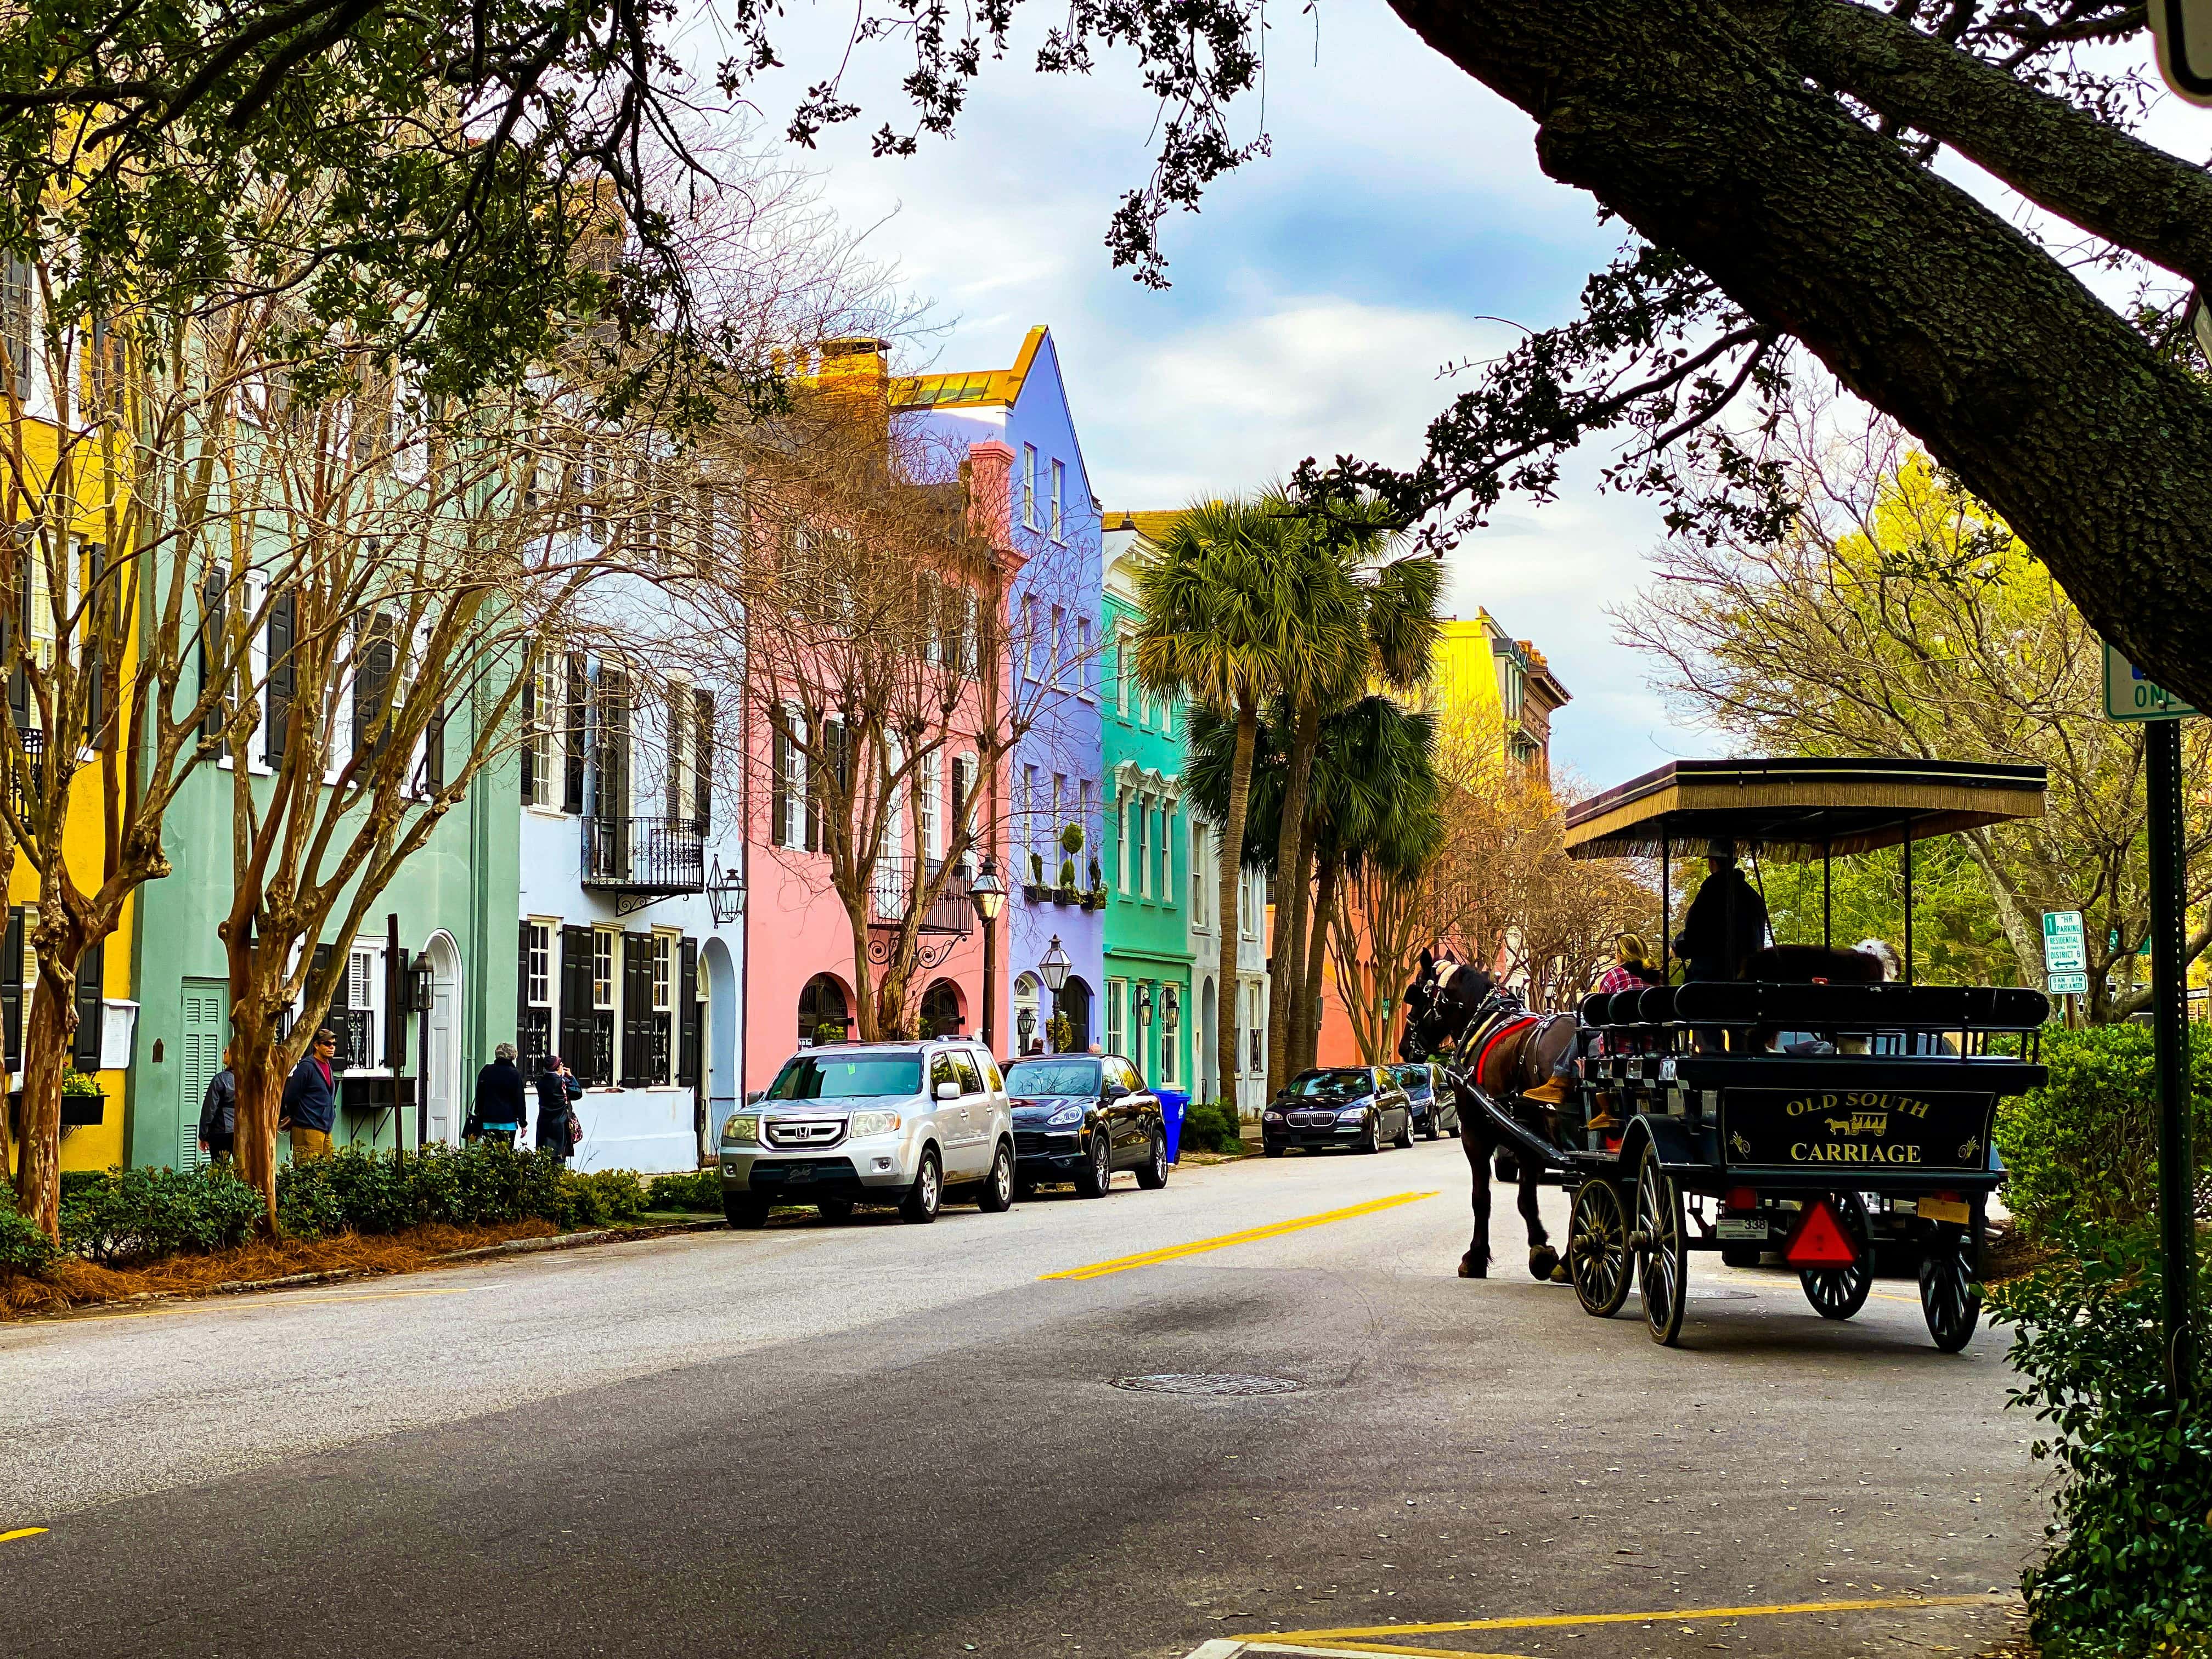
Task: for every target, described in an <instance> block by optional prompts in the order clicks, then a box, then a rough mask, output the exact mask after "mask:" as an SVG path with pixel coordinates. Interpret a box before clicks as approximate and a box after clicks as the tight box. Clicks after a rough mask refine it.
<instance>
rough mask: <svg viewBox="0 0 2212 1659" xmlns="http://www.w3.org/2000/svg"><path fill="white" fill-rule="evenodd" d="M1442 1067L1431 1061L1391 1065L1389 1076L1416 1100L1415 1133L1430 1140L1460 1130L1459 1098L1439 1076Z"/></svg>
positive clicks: (1409, 1098)
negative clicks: (1411, 1064)
mask: <svg viewBox="0 0 2212 1659" xmlns="http://www.w3.org/2000/svg"><path fill="white" fill-rule="evenodd" d="M1442 1069H1443V1068H1442V1067H1440V1066H1436V1065H1434V1064H1432V1063H1431V1062H1430V1061H1428V1060H1422V1061H1421V1062H1419V1064H1418V1065H1413V1066H1392V1067H1391V1068H1390V1076H1391V1077H1392V1079H1394V1080H1395V1082H1396V1083H1397V1085H1398V1086H1399V1087H1400V1088H1401V1089H1403V1090H1404V1091H1406V1098H1407V1100H1409V1101H1411V1102H1412V1103H1413V1133H1415V1134H1419V1135H1426V1136H1427V1137H1428V1138H1429V1139H1431V1140H1435V1139H1437V1138H1438V1137H1440V1136H1443V1135H1455V1134H1457V1133H1459V1097H1458V1096H1457V1095H1455V1094H1454V1093H1453V1092H1452V1091H1451V1085H1449V1084H1448V1083H1446V1082H1445V1081H1444V1080H1443V1078H1442V1077H1441V1076H1440V1075H1438V1073H1440V1072H1441V1070H1442Z"/></svg>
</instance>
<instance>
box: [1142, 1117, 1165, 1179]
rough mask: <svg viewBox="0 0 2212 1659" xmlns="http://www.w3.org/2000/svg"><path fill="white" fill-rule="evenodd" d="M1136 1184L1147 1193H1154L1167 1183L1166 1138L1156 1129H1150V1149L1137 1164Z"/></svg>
mask: <svg viewBox="0 0 2212 1659" xmlns="http://www.w3.org/2000/svg"><path fill="white" fill-rule="evenodd" d="M1137 1184H1138V1185H1139V1187H1142V1188H1144V1189H1145V1190H1146V1192H1148V1193H1156V1192H1158V1191H1159V1189H1160V1188H1163V1187H1164V1186H1166V1185H1167V1184H1168V1140H1167V1137H1166V1136H1165V1135H1164V1134H1162V1133H1160V1132H1159V1131H1158V1129H1155V1130H1153V1131H1152V1147H1151V1149H1150V1150H1149V1151H1148V1152H1146V1154H1145V1161H1144V1162H1143V1163H1142V1164H1139V1165H1138V1166H1137Z"/></svg>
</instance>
